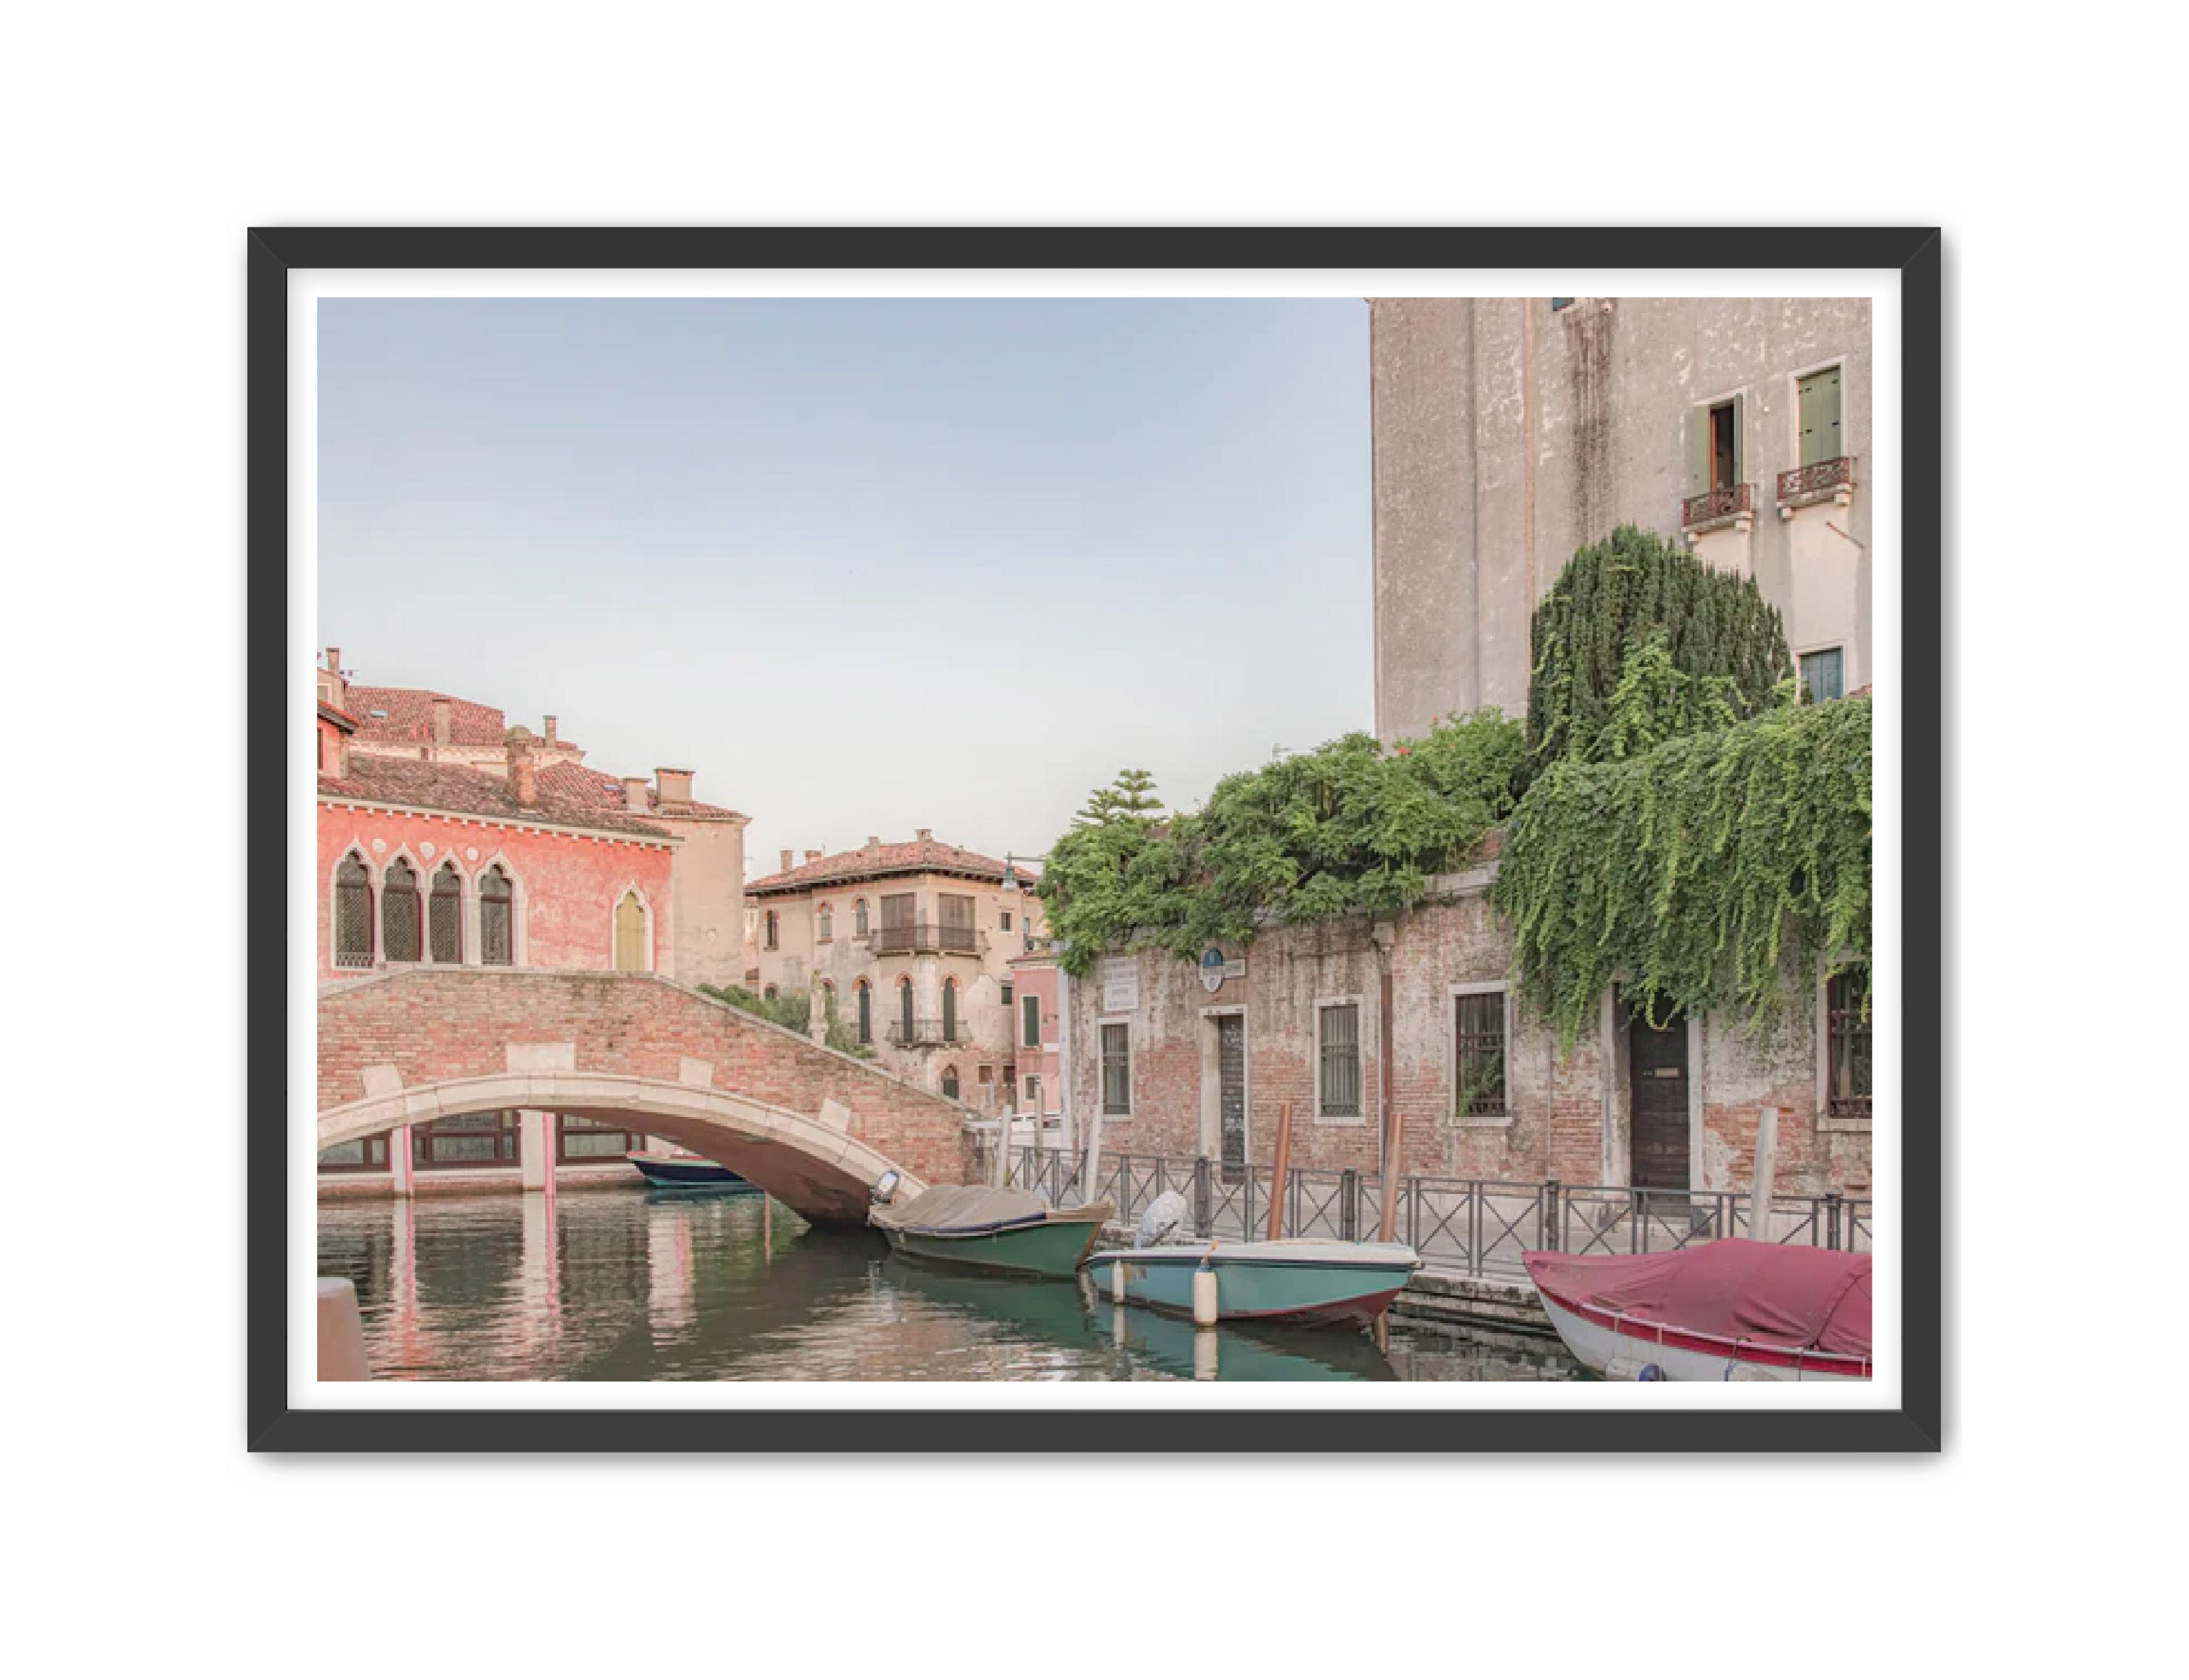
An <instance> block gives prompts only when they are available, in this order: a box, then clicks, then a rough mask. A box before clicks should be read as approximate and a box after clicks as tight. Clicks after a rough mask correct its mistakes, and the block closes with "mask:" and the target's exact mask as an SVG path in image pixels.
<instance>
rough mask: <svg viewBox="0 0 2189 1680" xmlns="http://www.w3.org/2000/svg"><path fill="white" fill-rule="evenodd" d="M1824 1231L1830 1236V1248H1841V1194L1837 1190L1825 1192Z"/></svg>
mask: <svg viewBox="0 0 2189 1680" xmlns="http://www.w3.org/2000/svg"><path fill="white" fill-rule="evenodd" d="M1824 1229H1825V1230H1826V1232H1827V1233H1828V1235H1829V1237H1830V1241H1829V1242H1828V1244H1827V1246H1828V1247H1833V1248H1836V1247H1839V1246H1840V1193H1839V1191H1835V1190H1828V1191H1825V1192H1824Z"/></svg>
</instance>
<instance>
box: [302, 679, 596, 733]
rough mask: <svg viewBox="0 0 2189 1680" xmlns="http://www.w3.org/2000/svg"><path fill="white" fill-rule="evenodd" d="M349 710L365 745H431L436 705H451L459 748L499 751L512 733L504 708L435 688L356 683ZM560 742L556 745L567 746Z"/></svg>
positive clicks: (452, 728)
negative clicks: (369, 743)
mask: <svg viewBox="0 0 2189 1680" xmlns="http://www.w3.org/2000/svg"><path fill="white" fill-rule="evenodd" d="M345 698H346V699H347V700H348V705H347V707H346V708H345V710H348V712H349V714H350V716H353V717H354V718H355V719H357V721H358V738H359V740H362V741H407V742H419V741H431V740H432V739H433V702H434V701H436V700H446V701H447V702H448V703H449V741H450V744H451V745H452V746H459V747H498V746H500V745H501V742H502V737H503V736H504V735H505V734H506V733H508V731H507V728H506V726H505V725H504V723H503V721H502V716H501V707H499V706H487V705H481V704H479V703H478V701H477V700H463V699H457V698H456V696H455V695H454V694H443V693H438V692H437V691H435V690H433V689H431V688H368V687H365V686H364V685H363V684H361V683H356V682H353V683H351V684H350V685H349V692H348V695H347V696H346V697H345ZM565 744H566V743H564V742H561V741H557V743H556V745H557V746H563V745H565Z"/></svg>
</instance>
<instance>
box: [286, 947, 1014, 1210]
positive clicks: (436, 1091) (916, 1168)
mask: <svg viewBox="0 0 2189 1680" xmlns="http://www.w3.org/2000/svg"><path fill="white" fill-rule="evenodd" d="M498 1108H534V1109H546V1110H549V1111H551V1112H557V1113H562V1114H568V1115H570V1116H573V1117H579V1118H583V1119H587V1120H597V1121H602V1122H608V1123H614V1124H618V1125H620V1126H622V1127H624V1128H625V1129H627V1130H630V1131H634V1132H648V1133H651V1134H653V1135H655V1136H657V1137H663V1138H667V1139H669V1140H671V1141H672V1142H675V1143H677V1144H679V1145H682V1146H683V1147H685V1148H687V1149H690V1150H693V1151H696V1152H697V1153H699V1154H701V1155H704V1156H707V1157H710V1159H713V1160H716V1161H720V1162H721V1163H722V1164H723V1165H724V1166H726V1167H727V1168H730V1169H731V1170H732V1172H736V1173H740V1174H744V1176H745V1177H746V1178H748V1179H751V1180H752V1182H753V1183H755V1184H756V1185H760V1186H761V1188H762V1189H764V1190H766V1191H768V1192H769V1193H770V1194H772V1195H773V1196H776V1197H777V1198H778V1200H780V1201H782V1202H786V1203H788V1204H789V1206H791V1207H793V1208H796V1209H797V1210H798V1211H799V1212H800V1213H802V1214H804V1215H806V1217H807V1218H809V1219H819V1220H822V1221H824V1222H827V1223H832V1224H858V1223H861V1222H863V1220H864V1219H865V1217H866V1207H867V1191H868V1186H870V1185H872V1184H873V1183H874V1179H877V1178H879V1177H880V1175H881V1174H883V1173H884V1172H886V1171H888V1170H889V1169H890V1168H892V1167H894V1168H897V1170H899V1171H900V1172H902V1173H903V1174H906V1175H907V1177H908V1178H909V1179H913V1180H916V1181H919V1182H923V1183H950V1182H954V1181H956V1180H958V1179H962V1178H963V1177H964V1175H965V1173H966V1170H967V1167H968V1161H969V1142H968V1134H967V1133H966V1131H965V1123H966V1122H967V1121H968V1120H970V1119H971V1118H972V1112H971V1111H970V1109H967V1108H965V1107H964V1106H962V1105H960V1104H958V1103H955V1102H952V1101H950V1100H947V1098H944V1097H940V1096H937V1095H934V1094H933V1093H931V1092H928V1091H923V1090H921V1089H919V1088H918V1087H917V1086H914V1085H910V1084H908V1083H905V1082H904V1081H903V1080H902V1079H899V1078H897V1077H896V1076H895V1075H893V1074H891V1073H887V1072H883V1071H882V1070H881V1069H880V1067H877V1066H874V1064H873V1063H871V1062H866V1061H860V1060H859V1059H858V1058H857V1057H856V1056H848V1055H842V1054H840V1053H839V1052H837V1051H834V1050H830V1049H823V1048H822V1047H821V1046H819V1045H817V1044H813V1043H812V1042H811V1041H810V1040H808V1039H806V1038H801V1037H800V1036H799V1035H798V1034H797V1033H795V1032H789V1031H786V1030H785V1029H784V1028H783V1027H776V1026H773V1025H772V1024H770V1023H769V1022H766V1021H761V1020H758V1019H756V1018H755V1017H754V1016H752V1015H747V1014H745V1013H744V1011H743V1010H735V1009H732V1008H731V1007H730V1006H729V1005H728V1004H721V1003H717V1002H716V1000H715V999H713V998H709V997H706V996H704V995H703V994H701V993H698V992H693V991H690V990H687V988H686V987H682V986H678V985H676V984H675V983H673V982H672V981H667V980H665V979H663V978H662V977H661V976H659V975H652V974H610V973H602V972H598V971H585V972H562V971H551V970H533V969H416V970H405V971H402V972H398V973H392V974H384V975H374V976H369V977H366V978H363V979H358V980H344V981H332V982H331V983H330V984H328V985H325V986H323V987H320V995H319V1122H318V1140H317V1144H316V1147H318V1148H320V1149H326V1148H330V1147H331V1146H332V1145H336V1144H338V1143H347V1142H348V1141H350V1140H353V1139H356V1138H363V1137H373V1136H376V1135H378V1134H382V1133H385V1132H387V1131H390V1130H392V1129H393V1128H395V1127H398V1126H408V1125H416V1124H420V1123H424V1122H426V1121H429V1120H435V1119H439V1118H441V1117H444V1116H448V1115H453V1114H464V1113H472V1112H478V1111H481V1110H487V1109H498ZM914 1187H915V1188H916V1187H917V1185H915V1186H914Z"/></svg>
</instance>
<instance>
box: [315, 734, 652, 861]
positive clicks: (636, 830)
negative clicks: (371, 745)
mask: <svg viewBox="0 0 2189 1680" xmlns="http://www.w3.org/2000/svg"><path fill="white" fill-rule="evenodd" d="M565 767H568V766H550V767H549V768H548V769H546V770H543V771H541V772H540V803H539V804H538V805H536V806H530V807H529V808H528V807H527V806H521V805H519V804H518V802H517V801H516V800H514V799H512V798H511V797H510V794H509V783H508V782H507V781H506V779H505V778H502V777H500V776H489V775H488V774H487V773H485V772H484V771H478V770H472V769H470V768H468V767H467V766H463V765H461V764H435V763H432V762H429V761H427V760H425V759H417V758H381V757H378V756H376V755H372V754H369V753H353V754H351V755H350V761H349V774H348V775H347V776H343V777H333V776H322V777H320V793H322V794H325V795H332V796H334V797H336V798H340V799H355V800H372V801H374V802H375V803H376V804H382V805H406V806H415V807H416V808H417V809H419V810H422V811H446V812H452V813H454V814H455V815H458V816H463V817H494V818H495V819H497V820H499V821H502V822H508V823H562V824H564V825H567V826H569V827H574V828H584V829H608V830H609V831H611V832H614V833H617V834H644V835H647V836H649V837H650V838H653V839H655V840H667V839H669V838H670V834H669V831H668V830H667V829H657V828H655V827H653V825H652V824H651V823H642V822H640V821H638V820H637V819H636V817H630V816H627V815H625V812H623V811H622V810H621V809H620V808H619V806H608V805H607V804H605V803H600V804H592V803H585V802H581V801H580V800H575V799H574V798H572V797H570V796H569V795H568V794H567V793H566V792H565V791H564V790H563V788H562V787H561V786H559V785H557V778H556V776H555V772H556V771H557V770H559V769H563V768H565ZM619 791H620V790H619Z"/></svg>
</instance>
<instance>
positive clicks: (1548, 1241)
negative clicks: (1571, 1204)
mask: <svg viewBox="0 0 2189 1680" xmlns="http://www.w3.org/2000/svg"><path fill="white" fill-rule="evenodd" d="M1541 1224H1542V1237H1543V1247H1546V1248H1548V1249H1551V1250H1552V1251H1553V1252H1556V1251H1557V1250H1558V1249H1560V1248H1563V1247H1565V1244H1564V1243H1563V1242H1559V1241H1558V1238H1559V1236H1560V1235H1561V1233H1560V1230H1559V1227H1558V1180H1557V1179H1544V1180H1543V1197H1542V1204H1541Z"/></svg>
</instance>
